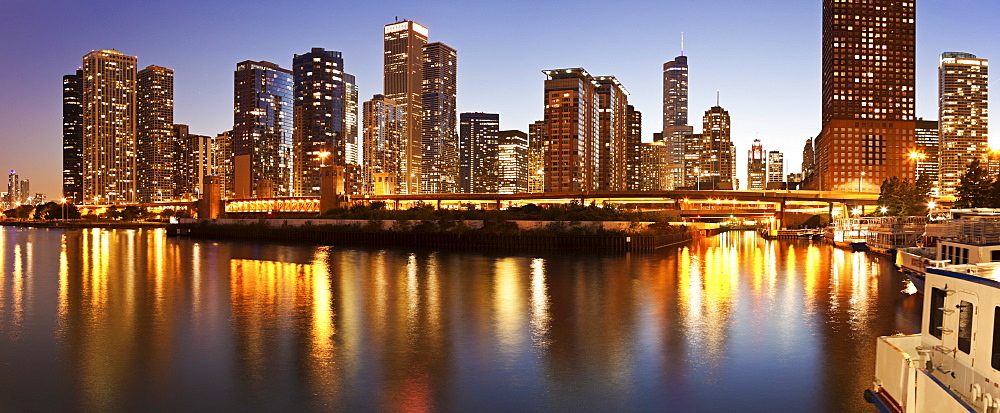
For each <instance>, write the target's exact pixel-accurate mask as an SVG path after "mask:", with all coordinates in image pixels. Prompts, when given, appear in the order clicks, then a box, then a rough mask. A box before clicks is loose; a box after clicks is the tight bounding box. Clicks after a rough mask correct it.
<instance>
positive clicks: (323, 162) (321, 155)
mask: <svg viewBox="0 0 1000 413" xmlns="http://www.w3.org/2000/svg"><path fill="white" fill-rule="evenodd" d="M317 155H318V156H319V166H326V157H328V156H330V151H323V152H320V153H318V154H317Z"/></svg>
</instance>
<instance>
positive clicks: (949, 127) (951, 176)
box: [938, 52, 989, 196]
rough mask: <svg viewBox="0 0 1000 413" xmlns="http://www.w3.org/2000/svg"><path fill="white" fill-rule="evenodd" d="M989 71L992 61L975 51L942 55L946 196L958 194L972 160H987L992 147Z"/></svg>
mask: <svg viewBox="0 0 1000 413" xmlns="http://www.w3.org/2000/svg"><path fill="white" fill-rule="evenodd" d="M988 71H989V62H988V61H987V60H986V59H979V58H977V57H976V55H974V54H969V53H958V52H948V53H942V54H941V63H940V66H938V116H939V117H938V119H939V127H940V131H939V134H940V153H939V165H938V167H939V168H940V170H939V184H940V188H941V195H942V196H954V195H955V194H956V192H955V189H956V187H957V186H958V183H959V181H961V179H962V175H964V174H965V171H966V169H967V167H968V165H969V162H972V161H973V160H975V159H983V157H985V156H986V153H987V151H988V150H989V146H988V139H987V135H988V131H989V116H988V112H989V101H988V94H987V92H988V87H987V86H988V85H987V81H988V74H989V73H988Z"/></svg>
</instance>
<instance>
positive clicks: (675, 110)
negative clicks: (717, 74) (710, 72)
mask: <svg viewBox="0 0 1000 413" xmlns="http://www.w3.org/2000/svg"><path fill="white" fill-rule="evenodd" d="M693 131H694V129H693V128H691V126H688V58H687V56H685V55H684V52H683V50H682V51H681V55H680V56H677V57H675V58H674V60H671V61H669V62H666V63H664V64H663V140H664V142H665V143H666V146H667V147H666V151H667V158H666V159H667V163H668V165H667V168H666V169H667V171H668V172H667V179H666V182H667V184H666V185H667V189H674V188H677V187H680V186H684V175H685V171H684V168H685V167H687V168H692V169H693V168H695V167H698V165H697V164H689V165H686V166H685V163H684V144H685V142H686V140H687V139H688V136H689V135H691V133H693Z"/></svg>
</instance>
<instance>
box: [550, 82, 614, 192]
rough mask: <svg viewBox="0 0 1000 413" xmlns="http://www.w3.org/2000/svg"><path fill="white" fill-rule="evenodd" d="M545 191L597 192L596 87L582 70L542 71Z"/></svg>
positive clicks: (598, 150) (598, 146) (598, 148)
mask: <svg viewBox="0 0 1000 413" xmlns="http://www.w3.org/2000/svg"><path fill="white" fill-rule="evenodd" d="M542 73H545V75H546V80H545V127H546V133H547V134H548V135H547V136H546V141H548V148H547V150H546V152H545V191H546V192H570V191H590V190H596V189H597V188H598V184H599V177H598V174H599V173H600V165H599V163H598V161H599V160H598V156H599V155H600V139H598V137H597V134H598V116H597V102H596V101H595V100H596V98H595V94H596V88H597V86H598V83H597V82H596V81H595V80H594V78H593V76H591V75H590V73H587V71H586V70H584V69H582V68H569V69H558V70H545V71H543V72H542Z"/></svg>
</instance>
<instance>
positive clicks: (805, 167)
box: [802, 138, 816, 179]
mask: <svg viewBox="0 0 1000 413" xmlns="http://www.w3.org/2000/svg"><path fill="white" fill-rule="evenodd" d="M815 172H816V151H815V149H814V148H813V140H812V138H808V139H806V144H805V146H803V147H802V176H803V178H806V179H808V177H809V176H811V175H812V174H813V173H815Z"/></svg>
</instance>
